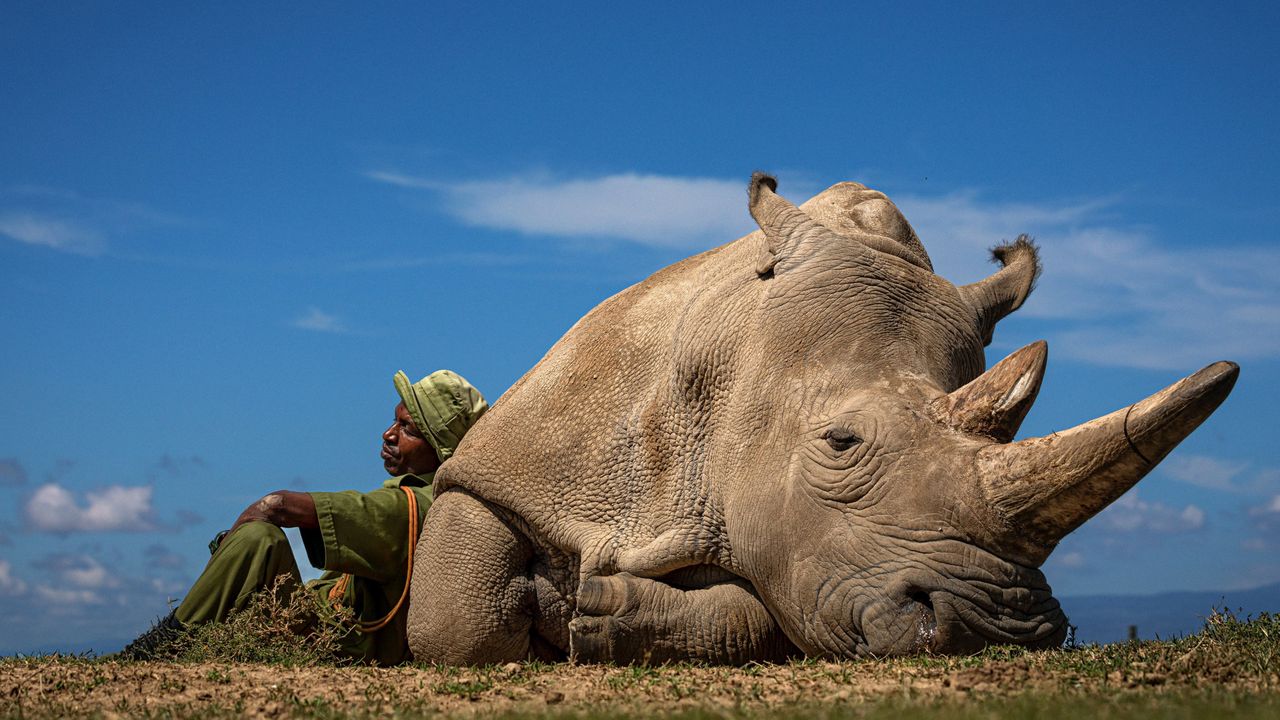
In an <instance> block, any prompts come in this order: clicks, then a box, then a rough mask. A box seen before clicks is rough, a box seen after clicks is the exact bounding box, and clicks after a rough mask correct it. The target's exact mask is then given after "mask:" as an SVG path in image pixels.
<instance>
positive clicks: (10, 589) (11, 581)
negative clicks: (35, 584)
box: [0, 560, 27, 595]
mask: <svg viewBox="0 0 1280 720" xmlns="http://www.w3.org/2000/svg"><path fill="white" fill-rule="evenodd" d="M26 591H27V584H26V583H25V582H23V581H22V578H18V577H14V575H13V566H12V565H10V564H9V561H8V560H0V595H22V594H23V593H25V592H26Z"/></svg>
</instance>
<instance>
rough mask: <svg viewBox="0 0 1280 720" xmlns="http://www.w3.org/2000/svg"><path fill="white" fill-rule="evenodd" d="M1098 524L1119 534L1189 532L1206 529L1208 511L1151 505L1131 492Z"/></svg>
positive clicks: (1101, 517)
mask: <svg viewBox="0 0 1280 720" xmlns="http://www.w3.org/2000/svg"><path fill="white" fill-rule="evenodd" d="M1097 522H1098V523H1099V524H1100V525H1102V526H1103V527H1106V528H1109V529H1111V530H1114V531H1118V532H1134V531H1138V530H1146V531H1150V532H1165V533H1176V532H1189V531H1192V530H1199V529H1201V528H1203V527H1204V510H1201V509H1200V508H1199V507H1197V506H1195V505H1187V506H1186V507H1184V508H1182V509H1181V510H1179V509H1177V508H1175V507H1171V506H1169V505H1166V504H1164V503H1162V502H1147V501H1146V500H1143V499H1141V498H1139V497H1138V492H1137V491H1136V490H1131V491H1129V492H1128V493H1125V494H1124V495H1122V496H1121V497H1120V499H1119V500H1116V501H1115V502H1114V503H1112V504H1111V506H1110V507H1108V508H1107V509H1106V510H1104V511H1102V513H1101V514H1100V515H1098V521H1097Z"/></svg>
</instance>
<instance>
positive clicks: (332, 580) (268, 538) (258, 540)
mask: <svg viewBox="0 0 1280 720" xmlns="http://www.w3.org/2000/svg"><path fill="white" fill-rule="evenodd" d="M280 576H284V577H286V578H288V580H286V582H285V584H284V585H282V586H281V590H282V591H284V592H292V591H294V590H295V589H297V588H298V587H299V586H300V585H301V584H302V580H301V576H300V575H299V574H298V564H297V562H296V561H295V560H294V559H293V549H292V548H291V547H290V546H289V540H288V538H286V537H285V535H284V531H283V530H281V529H280V528H278V527H276V526H275V525H272V524H271V523H266V522H250V523H245V524H244V525H241V526H240V527H238V528H236V531H235V532H233V533H231V534H230V535H227V536H226V538H224V539H223V541H222V544H221V545H219V546H218V549H217V550H216V551H215V552H214V553H213V557H211V558H210V559H209V564H208V565H207V566H205V569H204V572H202V573H201V574H200V577H199V578H198V579H197V580H196V582H195V584H194V585H192V586H191V590H190V591H188V592H187V596H186V597H185V598H184V599H183V601H182V604H181V605H179V606H178V609H177V610H176V611H175V612H176V616H177V619H178V620H179V621H180V622H181V623H182V624H183V625H185V626H187V627H191V626H195V625H202V624H204V623H209V622H221V621H223V620H226V619H227V616H228V615H230V614H231V613H233V612H236V611H239V610H243V609H244V608H246V607H247V606H248V605H249V603H250V601H251V600H252V599H253V596H254V595H255V594H256V593H258V592H261V591H262V590H265V589H267V588H270V587H272V586H274V584H275V582H276V578H278V577H280ZM341 577H342V575H341V574H340V573H325V574H324V575H323V576H321V577H320V578H319V579H317V580H313V581H311V582H309V583H307V586H306V587H307V590H308V591H310V592H312V593H314V594H315V595H316V596H317V598H318V599H319V600H320V602H321V603H323V604H324V605H326V606H327V605H329V591H330V589H332V588H333V586H334V585H335V584H336V583H337V582H338V580H339V579H340V578H341ZM359 581H360V579H359V578H357V579H355V580H354V581H353V582H352V583H350V584H351V585H353V586H354V585H357V584H363V583H360V582H359ZM355 590H357V588H355V587H350V588H348V591H347V593H345V595H346V597H347V599H348V607H351V604H350V603H351V602H353V600H354V595H353V594H352V593H353V592H354V591H355ZM372 609H373V610H375V611H376V610H377V608H372ZM355 610H356V614H357V617H359V616H360V615H361V614H362V613H361V612H360V608H359V607H357V608H355ZM401 625H402V623H401ZM397 631H398V632H397ZM339 645H340V650H341V652H342V653H343V654H344V655H346V656H348V657H351V658H355V659H357V660H364V661H368V662H376V663H380V664H386V665H390V664H394V663H397V662H402V661H404V660H406V659H408V646H407V644H406V642H405V640H404V628H403V627H402V626H395V627H388V628H385V629H383V630H379V631H377V632H375V633H370V634H365V633H361V632H358V631H356V630H354V629H353V630H352V631H351V632H348V633H346V635H345V636H343V637H342V638H341V639H340V640H339Z"/></svg>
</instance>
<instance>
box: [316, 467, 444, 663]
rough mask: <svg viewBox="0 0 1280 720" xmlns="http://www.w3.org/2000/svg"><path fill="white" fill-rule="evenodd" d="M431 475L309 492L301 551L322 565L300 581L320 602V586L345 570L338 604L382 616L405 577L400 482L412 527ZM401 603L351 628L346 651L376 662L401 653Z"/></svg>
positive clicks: (422, 512)
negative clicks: (312, 521) (310, 510)
mask: <svg viewBox="0 0 1280 720" xmlns="http://www.w3.org/2000/svg"><path fill="white" fill-rule="evenodd" d="M433 479H434V478H433V476H432V475H428V476H425V477H418V476H416V475H401V476H400V477H395V478H390V479H388V480H386V481H385V482H383V483H382V487H381V488H379V489H377V490H374V491H372V492H367V493H361V492H356V491H354V490H348V491H344V492H333V493H321V492H317V493H311V498H312V499H313V500H314V501H315V504H316V518H317V519H318V520H319V525H320V526H319V527H318V528H314V529H313V528H304V529H303V530H302V541H303V544H304V545H305V546H306V549H307V559H308V560H309V561H310V562H311V564H312V565H313V566H315V567H317V568H320V569H323V570H325V571H326V572H325V573H324V574H323V575H321V576H320V578H319V579H318V580H314V581H312V582H310V583H308V587H310V588H311V589H312V591H313V592H316V593H317V594H319V595H320V596H321V599H322V600H324V601H325V602H328V593H329V591H330V590H331V589H332V588H333V587H334V585H336V584H337V583H338V582H339V581H341V579H342V576H343V575H344V574H350V575H351V576H352V577H351V579H350V580H348V581H347V585H346V589H345V591H344V592H343V593H342V599H341V603H342V605H343V607H346V608H350V609H351V610H352V611H353V612H354V614H355V617H356V619H358V620H362V621H365V622H369V621H375V620H379V619H381V618H382V617H384V616H385V615H386V614H387V613H388V612H389V611H390V610H391V608H392V607H394V606H395V604H396V601H397V600H399V599H400V595H401V593H402V592H403V591H404V587H405V582H406V580H407V579H408V575H407V572H408V566H407V562H408V556H409V548H410V546H411V543H413V542H414V540H413V539H412V538H410V537H409V502H408V498H406V497H405V494H404V491H403V490H401V489H400V488H401V487H407V488H409V489H411V490H412V491H413V494H414V496H415V497H416V498H417V500H418V528H419V529H421V527H422V523H423V519H424V518H425V517H426V514H427V508H429V507H431V481H432V480H433ZM407 606H408V603H405V606H404V607H401V609H400V611H399V612H397V613H396V616H395V618H393V619H392V621H391V622H390V623H388V624H387V625H386V626H385V627H383V628H382V629H380V630H376V631H374V632H372V633H362V632H360V631H358V630H355V629H352V631H351V632H350V633H348V634H347V636H346V637H345V638H344V640H343V642H342V645H343V648H344V649H345V650H346V651H347V652H348V653H350V654H351V655H353V656H355V657H358V658H362V659H364V660H367V661H372V662H377V663H379V664H383V665H392V664H395V663H398V662H403V661H404V660H407V659H409V646H408V640H407V638H406V635H405V627H406V620H405V618H406V614H407V613H406V609H407Z"/></svg>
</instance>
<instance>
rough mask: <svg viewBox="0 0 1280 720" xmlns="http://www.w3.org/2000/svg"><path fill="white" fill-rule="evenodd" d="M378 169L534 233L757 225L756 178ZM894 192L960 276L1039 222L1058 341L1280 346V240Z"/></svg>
mask: <svg viewBox="0 0 1280 720" xmlns="http://www.w3.org/2000/svg"><path fill="white" fill-rule="evenodd" d="M365 175H366V177H368V178H370V179H372V180H375V181H378V182H381V183H385V184H388V185H392V186H395V187H400V188H406V189H412V190H420V191H424V192H429V193H431V194H433V195H434V196H435V197H436V199H437V200H438V201H439V204H440V208H441V209H442V210H443V212H445V213H446V214H449V215H451V216H453V217H455V218H457V219H458V220H460V221H461V222H463V223H466V224H469V225H472V226H476V227H484V228H491V229H495V230H506V231H511V232H517V233H521V234H525V235H537V236H548V237H560V238H570V239H586V238H602V239H613V240H622V241H629V242H635V243H639V244H643V245H649V246H655V247H677V248H687V249H689V250H691V251H692V250H700V249H704V248H707V247H711V246H713V245H718V244H720V243H723V242H725V241H728V240H731V239H733V238H736V237H739V236H741V235H743V234H745V233H746V232H748V231H750V230H752V229H753V228H754V225H753V223H752V221H751V218H750V216H749V215H748V213H747V210H746V198H745V193H744V188H745V182H744V180H743V179H720V178H689V177H673V176H663V175H642V174H636V173H620V174H614V175H605V176H599V177H589V178H578V179H564V178H557V177H554V176H550V175H517V176H511V177H506V178H499V179H489V180H472V181H465V182H456V183H449V182H444V181H441V180H438V179H434V178H423V177H416V176H413V175H409V174H406V173H402V172H396V171H390V170H379V171H373V172H368V173H365ZM787 190H788V187H787V186H786V184H785V183H784V187H783V191H784V194H788V195H789V196H790V197H792V199H793V200H796V201H802V200H803V199H804V197H803V196H802V195H800V194H798V193H799V191H797V190H795V189H792V190H791V192H790V193H787V192H786V191H787ZM894 200H895V202H897V204H898V205H899V207H901V208H902V210H903V212H904V214H905V215H906V216H907V218H908V219H909V220H910V221H911V223H912V225H914V226H915V228H916V230H917V231H918V232H919V234H920V236H921V238H922V239H923V240H924V242H925V245H926V247H927V248H928V250H929V253H930V255H931V256H932V257H933V261H934V266H935V267H936V268H937V270H938V272H939V274H941V275H943V276H944V277H947V278H948V279H949V280H951V281H952V282H955V283H957V284H962V283H967V282H973V281H975V280H978V279H981V278H983V277H985V276H987V275H988V274H990V273H991V272H992V271H993V269H994V268H993V267H992V266H991V265H990V264H989V262H988V258H989V254H988V252H987V249H988V248H989V247H991V246H992V245H994V244H996V243H997V242H999V241H1000V240H1002V239H1011V238H1013V237H1015V236H1017V235H1018V234H1020V233H1024V232H1025V233H1030V234H1032V235H1033V236H1035V237H1036V238H1037V240H1038V241H1039V243H1040V245H1041V249H1042V256H1043V259H1044V264H1045V268H1046V269H1045V274H1044V277H1043V278H1042V280H1041V282H1040V285H1039V287H1038V289H1037V290H1036V292H1035V293H1034V294H1033V295H1032V296H1031V299H1030V300H1029V301H1028V302H1027V304H1026V306H1025V307H1024V308H1023V309H1022V310H1021V311H1020V312H1019V315H1020V317H1031V318H1038V319H1039V320H1041V321H1042V322H1043V324H1044V328H1045V329H1044V331H1043V334H1044V335H1045V336H1046V337H1048V338H1049V339H1050V340H1051V341H1052V344H1053V345H1054V352H1055V355H1061V356H1063V357H1069V358H1073V359H1076V360H1081V361H1085V362H1089V363H1093V364H1099V365H1121V366H1129V367H1139V368H1147V369H1178V370H1184V369H1186V368H1188V367H1195V366H1196V365H1198V364H1205V363H1207V362H1210V361H1212V360H1217V359H1220V358H1232V359H1237V360H1240V359H1245V360H1247V359H1255V358H1276V357H1280V248H1274V247H1267V246H1262V245H1255V246H1248V245H1245V244H1243V243H1236V244H1233V245H1231V246H1224V245H1217V246H1215V247H1198V248H1180V247H1174V246H1171V245H1169V244H1168V243H1165V242H1162V241H1161V239H1160V238H1159V237H1158V236H1156V235H1153V234H1152V232H1151V231H1150V230H1148V229H1146V228H1143V227H1139V226H1136V225H1133V224H1129V223H1125V222H1123V220H1122V219H1121V212H1122V204H1123V200H1122V198H1115V197H1092V198H1081V199H1074V200H1064V201H1043V202H1035V203H1014V202H1003V201H999V200H994V199H988V198H986V197H983V196H982V195H981V194H979V193H977V192H973V191H964V192H955V193H951V194H947V195H940V196H924V195H900V196H896V197H895V198H894ZM998 339H999V336H997V340H998Z"/></svg>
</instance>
